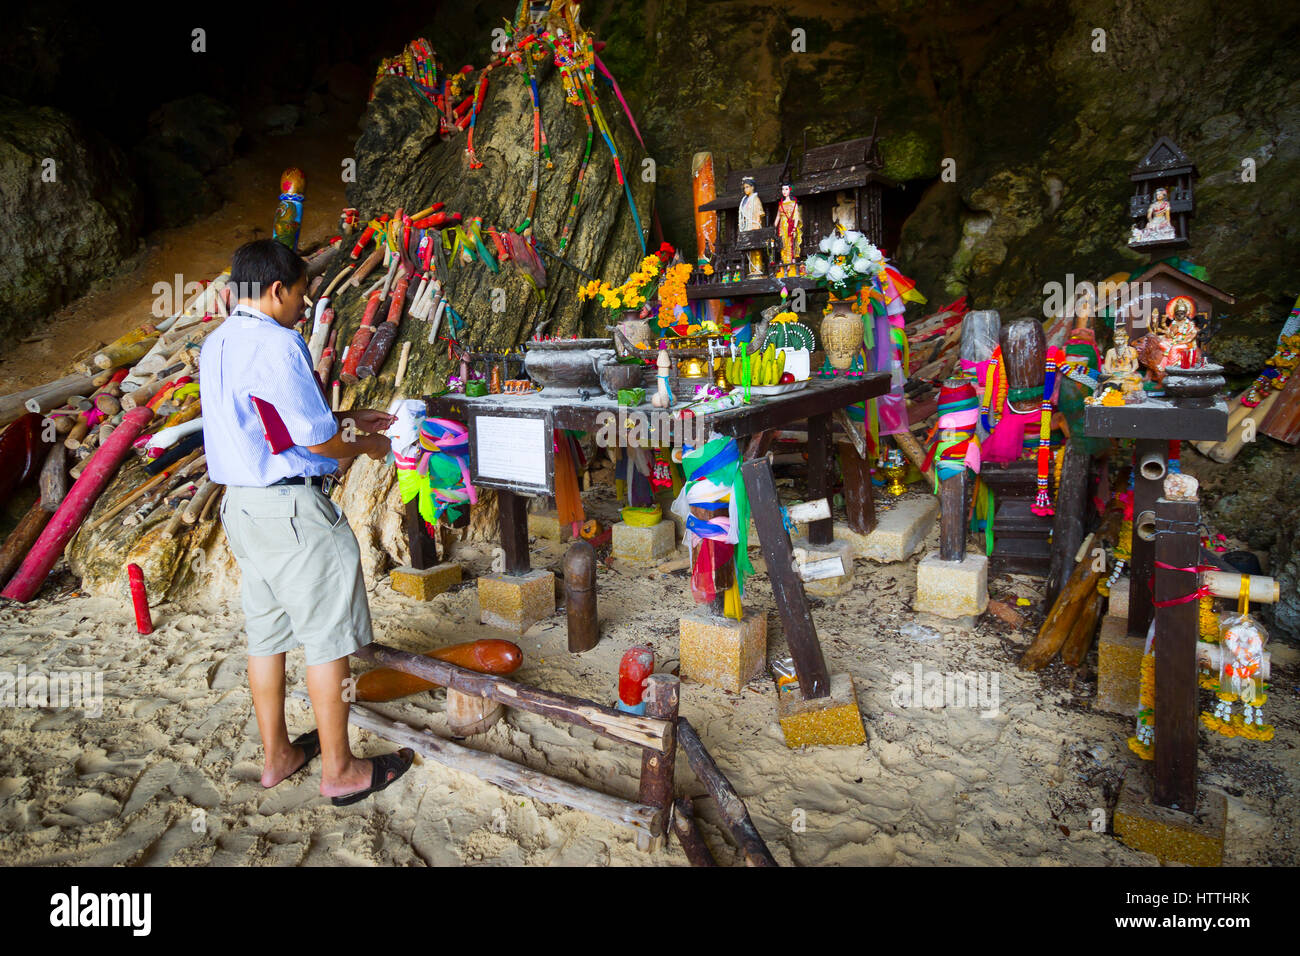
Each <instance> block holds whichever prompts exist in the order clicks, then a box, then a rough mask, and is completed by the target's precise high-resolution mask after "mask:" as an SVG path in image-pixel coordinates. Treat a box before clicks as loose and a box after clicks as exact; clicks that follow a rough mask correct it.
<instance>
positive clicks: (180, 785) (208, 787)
mask: <svg viewBox="0 0 1300 956" xmlns="http://www.w3.org/2000/svg"><path fill="white" fill-rule="evenodd" d="M171 791H172V793H174V794H176V796H178V797H184V798H185V799H186V800H188V801H189V802H190V803H192V804H194V805H195V806H197V807H206V808H207V809H209V810H212V809H214V808H216V807H219V806H221V794H220V793H219V792H218V791H217V788H216V787H215V786H213V784H212V781H211V780H209V779H208V778H207V776H206V775H205V774H204V773H203V771H202V770H199V769H198V768H197V767H181V768H180V773H179V774H178V779H176V780H175V781H173V782H172V784H171Z"/></svg>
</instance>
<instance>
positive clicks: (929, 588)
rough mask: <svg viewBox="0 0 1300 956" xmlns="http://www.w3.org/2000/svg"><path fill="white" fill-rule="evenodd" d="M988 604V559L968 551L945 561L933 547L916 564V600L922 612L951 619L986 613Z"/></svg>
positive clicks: (915, 604)
mask: <svg viewBox="0 0 1300 956" xmlns="http://www.w3.org/2000/svg"><path fill="white" fill-rule="evenodd" d="M988 606H989V559H988V558H987V557H985V556H984V555H982V554H967V555H966V556H965V557H964V558H962V559H961V560H960V561H945V560H943V559H942V558H940V557H939V552H938V551H932V552H931V553H929V554H927V555H926V556H925V557H924V558H922V559H921V563H920V564H918V565H917V566H916V601H915V602H914V603H913V607H914V608H915V609H916V610H917V611H918V612H919V613H921V614H933V615H934V616H935V617H942V618H948V619H950V620H951V619H955V618H963V617H967V616H970V615H979V614H983V613H984V609H985V608H987V607H988Z"/></svg>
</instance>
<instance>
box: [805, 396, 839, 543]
mask: <svg viewBox="0 0 1300 956" xmlns="http://www.w3.org/2000/svg"><path fill="white" fill-rule="evenodd" d="M830 441H831V416H830V414H829V413H827V414H824V415H811V416H809V418H808V500H809V501H816V500H817V499H818V498H829V495H828V491H829V490H830V489H829V485H830V476H829V474H828V470H827V468H828V465H829V458H830V455H829V452H830ZM833 539H834V525H833V523H832V519H831V518H823V519H821V520H820V521H813V522H810V523H809V524H808V543H809V544H813V545H816V544H830V543H831V541H832V540H833Z"/></svg>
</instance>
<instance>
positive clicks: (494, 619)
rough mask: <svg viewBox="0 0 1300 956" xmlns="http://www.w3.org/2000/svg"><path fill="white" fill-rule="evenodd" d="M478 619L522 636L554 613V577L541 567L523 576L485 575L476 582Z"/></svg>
mask: <svg viewBox="0 0 1300 956" xmlns="http://www.w3.org/2000/svg"><path fill="white" fill-rule="evenodd" d="M478 604H479V620H480V621H481V622H482V623H484V624H488V625H490V626H492V627H497V628H500V629H501V630H503V631H513V632H514V633H516V634H522V633H524V631H526V630H528V629H529V628H530V627H532V626H533V625H534V624H536V623H537V622H538V621H541V620H543V619H545V618H548V617H550V616H551V615H552V614H554V613H555V575H554V574H552V573H551V572H550V571H548V570H546V569H545V568H541V569H538V570H535V571H529V572H528V573H527V574H485V575H484V576H483V577H481V578H479V579H478Z"/></svg>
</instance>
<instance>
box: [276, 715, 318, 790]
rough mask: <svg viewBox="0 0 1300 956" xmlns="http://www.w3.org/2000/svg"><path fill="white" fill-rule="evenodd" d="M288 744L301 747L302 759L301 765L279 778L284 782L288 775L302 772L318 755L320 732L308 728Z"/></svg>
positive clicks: (292, 775)
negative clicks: (282, 778)
mask: <svg viewBox="0 0 1300 956" xmlns="http://www.w3.org/2000/svg"><path fill="white" fill-rule="evenodd" d="M289 745H290V746H291V747H298V748H299V749H301V750H302V753H303V758H304V759H303V762H302V765H301V766H299V767H298V769H297V770H294V771H293V772H292V773H289V774H286V775H285V777H284V780H281V781H280V783H284V781H285V780H288V779H289V778H290V777H294V776H297V775H298V774H300V773H302V772H303V771H304V770H306V769H307V765H308V764H310V763H311V762H312V761H313V760H315V759H316V758H317V757H319V756H320V732H319V731H316V730H309V731H307V733H305V734H302V735H301V736H298V737H295V738H293V740H291V741H289ZM280 783H277V784H276V785H275V786H277V787H278V786H279V785H280ZM262 789H263V790H270V789H272V788H271V787H263V788H262Z"/></svg>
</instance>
